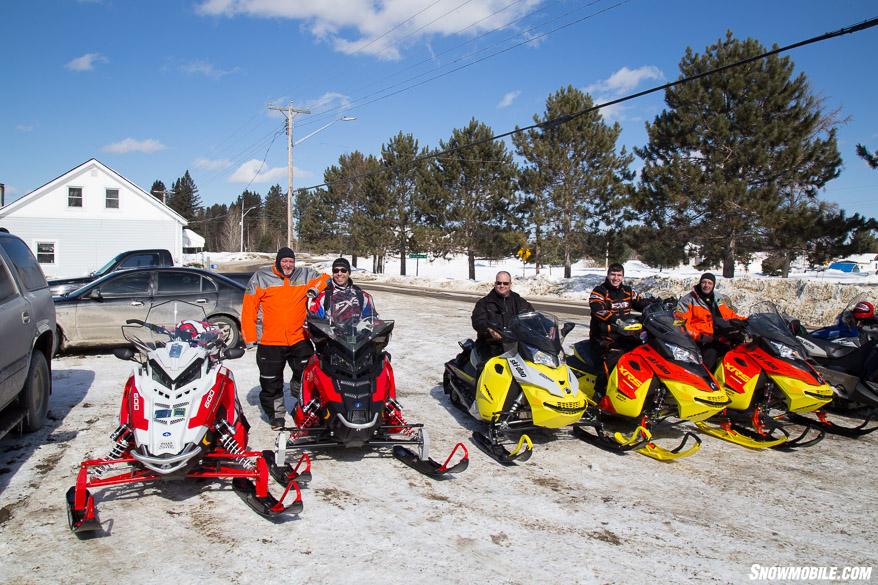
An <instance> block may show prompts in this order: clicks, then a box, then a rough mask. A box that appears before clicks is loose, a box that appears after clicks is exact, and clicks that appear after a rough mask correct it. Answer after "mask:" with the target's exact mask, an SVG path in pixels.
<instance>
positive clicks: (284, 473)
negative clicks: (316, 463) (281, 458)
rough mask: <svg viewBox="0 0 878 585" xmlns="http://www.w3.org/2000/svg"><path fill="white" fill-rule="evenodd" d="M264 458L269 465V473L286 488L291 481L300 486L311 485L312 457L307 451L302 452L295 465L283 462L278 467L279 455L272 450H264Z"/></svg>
mask: <svg viewBox="0 0 878 585" xmlns="http://www.w3.org/2000/svg"><path fill="white" fill-rule="evenodd" d="M262 457H263V458H264V459H265V462H266V463H267V464H268V473H269V474H270V475H271V477H273V478H274V480H275V481H276V482H277V483H279V484H281V485H284V486H285V485H287V484H288V483H289V482H290V481H291V480H295V481H296V483H298V484H299V485H300V486H307V485H308V484H309V483H311V457H310V456H309V455H308V453H307V452H306V451H302V455H301V456H300V457H299V460H298V461H297V462H296V464H295V465H293V464H292V463H289V464H284V463H283V462H281V464H280V465H278V463H277V453H275V452H274V451H272V450H271V449H265V450H263V451H262Z"/></svg>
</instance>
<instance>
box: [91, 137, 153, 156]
mask: <svg viewBox="0 0 878 585" xmlns="http://www.w3.org/2000/svg"><path fill="white" fill-rule="evenodd" d="M166 148H167V146H165V145H164V144H162V143H161V142H159V141H158V140H155V139H153V138H147V139H146V140H135V139H133V138H126V139H125V140H122V141H120V142H114V143H113V144H108V145H106V146H104V147H103V148H101V150H103V151H104V152H113V153H116V154H127V153H129V152H144V153H146V154H151V153H153V152H158V151H159V150H164V149H166Z"/></svg>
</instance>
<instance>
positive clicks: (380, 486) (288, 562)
mask: <svg viewBox="0 0 878 585" xmlns="http://www.w3.org/2000/svg"><path fill="white" fill-rule="evenodd" d="M495 269H496V267H485V268H484V270H487V271H488V272H491V271H493V270H495ZM484 274H485V273H484V272H483V274H482V278H484ZM520 288H521V287H520ZM375 299H376V303H377V306H378V309H379V311H380V312H381V313H382V316H383V317H385V318H392V319H395V320H396V329H395V334H394V337H393V339H392V341H391V343H390V346H389V348H388V349H389V351H391V353H392V354H393V365H394V369H395V373H396V381H397V385H398V391H399V396H400V401H401V402H402V404H403V406H404V407H405V409H406V413H407V416H408V417H409V419H410V420H412V421H415V422H423V423H425V424H426V425H427V428H428V429H429V431H430V435H431V442H432V445H433V455H434V457H435V458H440V457H442V456H443V455H444V454H445V453H447V452H448V451H449V450H450V449H451V448H452V446H453V445H454V443H456V442H458V441H461V442H463V443H464V444H465V445H467V447H468V448H469V449H470V455H471V463H470V468H469V469H468V470H467V471H465V472H464V473H463V474H461V475H460V476H458V477H456V478H453V479H450V480H448V481H442V482H437V481H432V480H430V479H427V478H425V477H423V476H420V475H418V474H417V473H416V472H415V471H413V470H411V469H409V468H408V467H405V466H404V465H402V464H401V463H399V462H397V461H395V460H394V459H392V458H390V457H379V456H376V455H375V454H374V453H373V454H365V455H364V454H361V453H359V452H352V451H336V452H333V453H329V454H324V455H321V456H320V457H318V458H317V459H316V460H315V462H314V467H313V472H314V480H313V482H312V483H311V486H310V487H309V488H307V489H305V490H304V491H303V494H304V503H305V509H304V511H303V512H302V514H301V515H300V516H299V517H298V518H297V519H293V520H289V521H285V522H279V523H272V522H269V521H266V520H264V519H262V518H260V517H259V516H257V515H256V514H254V513H253V512H252V511H251V510H250V509H249V508H248V507H247V506H246V505H245V504H244V503H243V502H242V501H241V500H240V499H239V498H238V497H237V496H236V495H235V494H234V493H233V492H232V490H231V487H230V485H229V484H228V483H220V482H215V483H203V484H192V483H182V482H181V483H170V484H164V485H161V486H158V487H147V488H137V489H134V488H106V489H103V490H101V491H99V492H98V493H97V500H98V512H99V515H100V519H101V521H102V526H103V528H104V529H105V530H106V535H105V536H103V537H100V538H95V539H91V540H78V539H77V538H76V537H75V536H74V535H72V534H71V533H69V531H68V529H67V520H66V517H65V509H64V494H65V492H66V490H67V488H68V487H69V486H70V485H72V483H73V481H74V477H75V467H76V465H77V464H78V462H79V461H80V460H81V459H82V458H84V457H85V456H87V455H98V456H99V455H103V454H104V453H105V452H106V451H107V450H108V449H109V447H110V443H109V439H108V434H109V433H110V432H111V431H112V430H113V428H114V426H115V422H114V421H115V415H116V412H117V409H118V406H119V404H118V402H119V397H120V394H121V389H122V384H123V383H124V380H125V378H126V376H127V372H128V370H129V369H130V364H129V363H126V362H122V361H120V360H118V359H116V358H115V357H113V356H112V355H111V354H109V353H106V354H103V353H89V354H79V355H71V356H66V357H62V358H59V359H56V360H55V361H54V362H53V378H54V394H53V396H52V399H51V404H50V411H51V417H50V421H49V424H48V426H47V427H46V428H45V429H43V430H42V431H40V432H37V433H34V434H32V435H27V436H22V437H17V436H8V437H7V438H5V439H4V440H2V441H0V556H2V559H3V561H2V564H0V583H3V584H31V583H33V584H38V583H52V584H54V583H97V584H103V583H106V584H111V583H112V584H115V583H120V582H124V583H150V584H152V583H155V584H166V583H188V582H198V583H209V584H213V583H222V584H256V583H258V584H274V583H282V584H315V585H317V584H319V585H332V584H337V583H338V584H341V583H360V584H364V585H370V584H379V583H380V584H388V583H404V584H409V583H429V584H432V583H437V584H457V583H461V584H463V583H466V584H469V583H476V584H497V583H500V584H510V585H511V584H522V585H524V584H527V585H530V584H533V583H545V584H554V583H565V584H571V585H572V584H589V585H590V584H604V583H613V584H629V583H630V584H642V583H747V582H750V580H749V578H748V576H749V574H750V570H751V565H753V564H760V565H763V566H771V565H817V566H820V565H829V566H839V567H841V566H847V565H851V566H854V565H856V566H861V565H865V566H873V567H875V566H876V565H878V548H876V546H875V543H876V541H878V527H876V523H875V518H876V516H875V499H874V494H875V490H874V486H875V485H876V483H878V455H876V454H878V451H876V448H878V445H876V443H878V434H875V435H871V436H867V437H865V438H863V439H861V440H859V441H853V440H849V439H844V438H840V437H833V436H829V437H827V438H826V439H825V440H824V441H823V442H822V443H820V444H818V445H816V446H814V447H811V448H809V449H804V450H802V451H801V452H796V453H783V452H774V451H769V452H753V451H748V450H746V449H744V448H741V447H737V446H735V445H731V444H728V443H724V442H722V441H720V440H718V439H713V438H711V437H704V446H703V448H702V449H701V452H699V453H698V454H696V455H695V456H693V457H691V458H689V459H685V460H682V461H678V462H675V463H671V464H662V463H659V462H656V461H653V460H651V459H648V458H646V457H643V456H640V455H637V454H628V455H625V456H616V455H612V454H609V453H606V452H604V451H601V450H599V449H597V448H594V447H592V446H590V445H587V444H585V443H583V442H580V441H578V440H576V439H572V438H570V437H568V436H565V435H564V434H563V433H557V435H556V436H552V435H551V434H546V435H542V436H535V437H534V438H535V439H536V440H535V453H534V456H533V457H532V458H531V460H530V461H528V462H526V463H523V464H520V465H517V466H514V467H510V468H503V467H501V466H500V465H498V464H497V463H495V462H493V461H492V460H491V459H489V458H488V457H487V456H485V455H484V454H482V453H481V452H480V451H479V450H478V449H477V448H476V447H475V446H474V445H473V444H472V442H471V441H470V440H469V435H470V432H471V431H472V430H473V429H474V428H476V425H475V422H474V421H472V420H470V419H468V418H466V417H465V416H463V415H462V414H461V413H460V412H459V411H457V410H456V409H454V408H453V407H452V406H451V404H450V403H449V401H448V399H447V398H446V397H445V396H444V394H443V392H442V389H441V379H442V364H443V362H444V361H445V360H447V359H449V358H450V357H453V355H454V354H455V353H456V350H457V345H456V340H457V339H459V338H462V337H464V336H467V335H469V334H470V327H469V315H470V311H471V308H472V307H471V306H469V305H468V304H466V303H460V302H455V301H451V300H433V299H430V300H429V302H425V301H424V300H423V299H419V298H417V297H413V296H404V295H395V294H390V293H383V292H378V293H376V294H375ZM584 333H585V332H584V331H581V330H579V329H577V330H574V332H573V333H572V334H571V336H570V338H569V339H568V342H569V343H572V342H574V341H576V340H577V339H579V338H581V337H582V336H583V334H584ZM569 343H568V345H569ZM228 365H229V366H230V367H231V368H232V369H233V371H234V373H235V376H236V379H237V382H238V392H239V396H240V398H241V402H242V404H243V406H244V409H245V411H246V414H247V416H248V418H249V419H250V421H251V423H252V425H253V428H252V430H251V436H250V441H251V447H253V448H259V449H261V448H268V447H270V446H271V445H272V443H273V438H274V436H273V433H272V432H271V431H270V429H269V427H268V425H267V423H266V422H265V421H264V419H261V417H260V415H259V407H258V399H257V397H258V391H259V388H258V370H257V368H256V364H255V355H254V353H253V352H249V353H247V354H246V355H245V357H244V358H242V359H240V360H237V361H229V362H228ZM273 489H275V490H277V487H273ZM276 493H278V494H279V492H277V491H276Z"/></svg>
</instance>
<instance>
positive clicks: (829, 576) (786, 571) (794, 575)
mask: <svg viewBox="0 0 878 585" xmlns="http://www.w3.org/2000/svg"><path fill="white" fill-rule="evenodd" d="M750 580H751V581H809V582H810V581H871V580H872V567H763V566H762V565H751V566H750Z"/></svg>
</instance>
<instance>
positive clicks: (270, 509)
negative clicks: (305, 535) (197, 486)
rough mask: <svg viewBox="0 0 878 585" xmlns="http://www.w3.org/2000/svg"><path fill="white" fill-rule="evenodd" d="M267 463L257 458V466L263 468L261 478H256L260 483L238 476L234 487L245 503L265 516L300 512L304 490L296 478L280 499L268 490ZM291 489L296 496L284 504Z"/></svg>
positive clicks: (290, 481)
mask: <svg viewBox="0 0 878 585" xmlns="http://www.w3.org/2000/svg"><path fill="white" fill-rule="evenodd" d="M267 465H268V464H267V462H266V461H265V460H264V459H259V460H257V466H258V467H259V468H262V470H260V473H259V478H258V479H257V480H256V481H257V482H258V484H257V483H254V482H253V481H251V480H249V479H247V478H246V477H236V478H234V479H233V480H232V489H233V490H234V491H235V493H236V494H238V496H240V497H241V499H242V500H244V503H245V504H247V505H248V506H250V508H252V509H253V511H254V512H256V513H257V514H259V515H260V516H262V517H264V518H274V517H276V516H278V515H280V514H283V513H284V512H289V513H291V514H299V513H300V512H301V511H302V508H303V505H302V492H301V491H300V490H299V486H298V484H297V483H296V480H294V479H293V480H289V481H288V482H287V484H286V489H285V490H284V493H283V495H281V497H280V500H278V499H276V498H275V497H274V496H273V495H271V492H269V491H268V486H267V484H268V470H267V469H265V466H267ZM290 491H295V493H296V497H295V498H294V499H293V501H292V502H290V503H289V504H284V501H285V500H286V499H287V495H288V494H289V493H290Z"/></svg>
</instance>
